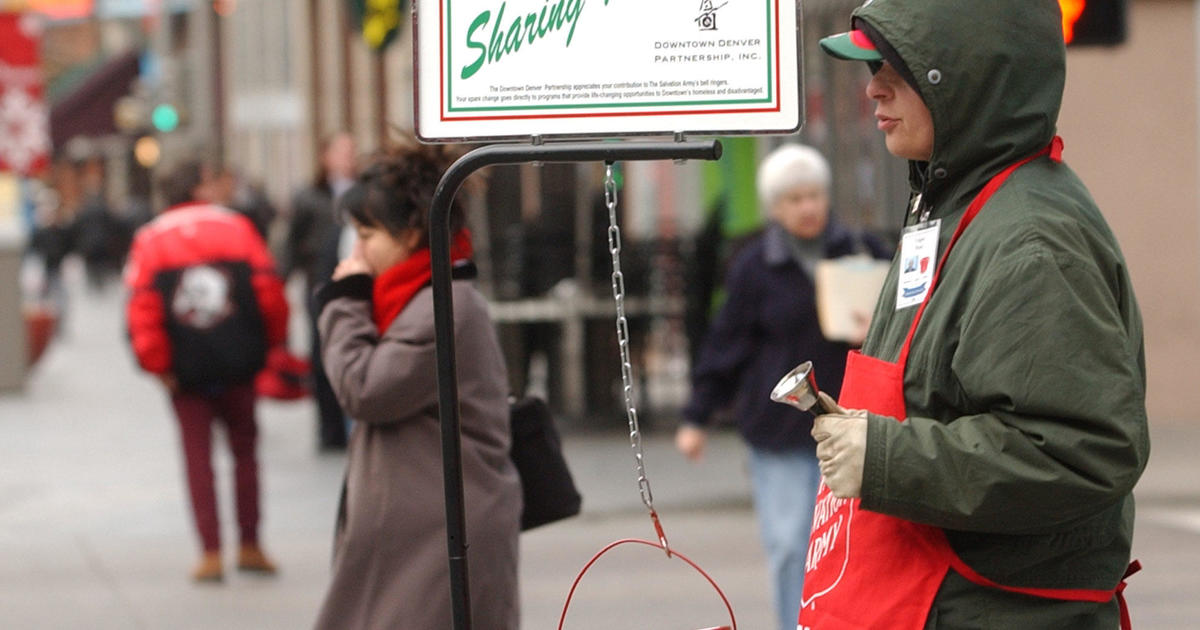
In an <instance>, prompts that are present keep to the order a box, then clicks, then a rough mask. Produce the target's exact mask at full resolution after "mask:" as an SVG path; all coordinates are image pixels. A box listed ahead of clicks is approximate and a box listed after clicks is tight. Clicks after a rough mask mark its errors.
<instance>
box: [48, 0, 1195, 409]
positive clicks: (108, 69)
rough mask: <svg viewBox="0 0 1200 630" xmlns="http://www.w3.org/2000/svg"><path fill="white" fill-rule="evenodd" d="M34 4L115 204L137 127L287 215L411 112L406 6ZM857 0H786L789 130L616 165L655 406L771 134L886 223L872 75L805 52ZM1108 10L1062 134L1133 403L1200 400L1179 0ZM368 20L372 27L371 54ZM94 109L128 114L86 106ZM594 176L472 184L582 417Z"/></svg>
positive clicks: (594, 171)
mask: <svg viewBox="0 0 1200 630" xmlns="http://www.w3.org/2000/svg"><path fill="white" fill-rule="evenodd" d="M30 1H35V2H36V0H30ZM40 3H41V4H44V5H46V6H48V7H50V8H49V9H47V10H51V11H54V12H56V16H55V17H56V19H55V20H52V21H51V22H50V23H49V24H48V27H47V30H46V39H45V42H44V44H43V50H44V61H43V65H44V66H45V68H46V70H47V93H48V99H47V100H48V101H49V102H50V104H51V105H52V107H53V112H54V114H52V120H55V121H58V122H56V123H52V128H53V129H54V130H55V136H54V138H55V140H54V150H55V155H57V156H60V157H62V156H70V155H77V156H78V155H89V154H95V153H98V154H101V155H103V156H104V159H105V163H106V165H107V166H106V173H107V178H106V182H107V190H108V194H109V196H110V198H112V200H113V202H114V203H119V202H121V201H123V200H124V198H127V197H129V196H131V195H133V196H139V195H144V194H145V193H146V192H147V191H148V189H149V182H150V180H149V173H150V170H148V169H147V168H145V167H142V166H140V165H139V164H138V160H137V158H136V156H135V155H134V152H133V147H134V144H135V143H137V142H138V141H139V140H140V139H143V138H150V139H152V140H153V141H154V144H155V147H156V148H157V150H158V158H159V160H166V159H170V158H171V157H173V156H176V155H178V154H181V153H194V154H197V155H202V156H204V157H209V158H210V159H214V160H219V161H222V162H224V163H227V164H230V165H232V166H234V167H235V168H237V169H240V170H241V171H242V173H244V175H245V176H246V177H247V178H249V179H251V180H254V181H257V182H261V183H262V185H263V186H264V188H265V190H266V192H267V194H268V195H269V196H270V198H271V200H272V201H274V203H275V205H276V206H278V207H279V208H280V210H281V211H282V212H283V213H284V215H285V216H286V212H287V210H288V208H287V204H288V200H289V198H290V196H291V193H292V192H293V191H294V190H296V189H297V188H298V187H299V186H301V185H302V184H304V183H306V182H307V181H309V180H310V179H311V177H312V174H313V170H314V167H315V152H316V151H315V148H316V146H317V145H318V143H319V142H320V140H321V139H322V138H323V137H326V136H328V135H330V134H332V133H334V132H336V131H341V130H346V131H349V132H351V133H352V134H353V135H354V136H355V138H356V139H357V141H358V145H359V147H360V148H362V149H363V150H364V151H368V152H369V151H371V150H373V149H374V148H376V147H377V146H379V144H380V139H381V138H382V137H384V136H385V135H386V134H387V133H388V130H389V129H390V128H392V127H398V128H411V126H412V123H411V121H412V102H413V94H412V89H413V76H412V58H411V56H412V49H411V24H410V14H409V10H410V9H409V3H408V2H406V1H403V0H395V2H394V5H393V7H394V9H395V11H394V13H393V14H391V15H393V16H394V20H393V21H392V22H386V21H385V23H384V26H385V27H387V28H385V29H384V31H380V30H379V28H380V24H379V23H376V24H374V25H368V27H367V28H365V29H364V28H363V25H362V23H361V16H362V9H363V7H365V6H366V5H365V3H364V1H363V0H62V1H61V2H55V1H54V0H41V2H40ZM860 3H861V2H860V0H805V2H804V3H803V18H804V23H803V27H802V28H803V45H804V75H805V84H804V92H805V108H806V123H805V125H804V127H803V128H802V130H801V131H800V133H799V134H797V135H796V136H789V137H758V138H728V139H723V140H724V142H725V147H726V151H725V157H724V158H723V159H722V160H721V161H719V162H716V163H705V164H699V163H687V164H673V163H663V164H656V163H638V164H629V165H623V166H622V169H621V177H622V178H623V182H624V188H623V190H622V193H621V206H620V210H621V217H622V221H623V223H624V228H625V230H626V234H627V239H628V240H627V242H628V247H627V255H628V257H629V259H630V260H629V262H628V263H627V264H628V265H629V267H630V268H631V269H640V270H642V271H640V272H634V273H640V274H641V275H640V280H638V281H636V282H633V281H631V283H630V284H631V287H632V288H633V290H634V291H635V295H634V297H635V298H637V299H644V301H643V302H642V303H641V304H640V306H639V308H642V309H643V311H642V314H643V316H642V317H641V319H640V321H639V322H638V324H637V326H638V327H637V330H636V332H635V336H636V341H637V342H638V344H640V347H639V353H638V356H639V357H640V364H639V365H638V366H636V369H637V371H638V372H639V373H640V374H642V375H643V377H644V379H645V383H644V384H645V385H646V387H644V388H643V391H644V392H646V393H645V396H646V398H647V400H646V401H644V406H648V407H649V408H650V409H651V410H652V411H657V412H661V415H664V416H669V415H670V414H671V413H672V412H673V410H674V408H675V407H677V406H678V404H679V403H680V402H681V401H682V398H683V397H684V396H685V395H686V391H687V383H686V380H687V371H688V365H689V363H688V347H689V343H690V342H691V341H692V340H694V338H695V337H696V336H697V335H698V334H699V333H700V331H702V330H703V325H704V322H705V318H706V316H707V314H708V313H709V312H711V310H712V308H714V305H715V304H716V303H717V302H719V300H720V295H719V291H715V289H716V287H718V286H719V283H720V276H721V271H722V261H723V260H724V259H725V258H726V257H727V256H728V254H729V252H730V251H732V249H733V248H735V247H736V245H737V242H738V240H739V239H740V238H742V237H744V236H746V235H748V234H751V233H753V231H754V230H756V229H758V228H759V227H760V226H761V223H762V217H761V216H760V213H759V208H758V203H757V199H756V194H755V190H754V174H755V168H756V164H757V162H758V160H759V159H760V158H761V156H763V155H765V153H766V152H768V151H769V150H770V149H772V148H774V147H775V146H776V145H777V144H779V143H781V142H791V141H802V142H806V143H809V144H811V145H813V146H815V147H817V148H818V149H820V150H821V151H822V152H823V153H824V154H825V155H826V156H828V158H829V160H830V162H831V164H832V166H833V170H834V173H835V178H834V191H833V193H834V194H833V197H834V199H833V201H834V212H835V214H836V215H837V216H838V218H839V219H840V220H841V221H843V222H845V223H847V224H849V225H851V226H854V227H858V228H862V229H867V230H871V231H873V232H875V233H876V234H878V235H880V236H881V237H883V238H885V239H888V240H894V238H895V236H896V234H895V232H896V228H897V226H898V225H899V222H900V215H901V213H902V208H903V205H904V200H905V199H906V196H907V184H906V181H905V176H906V171H905V167H904V165H903V164H902V163H900V162H899V161H897V160H895V159H892V158H891V157H890V156H889V155H887V153H886V150H885V149H884V146H883V143H882V141H881V138H880V137H879V134H878V132H877V131H876V129H875V121H874V118H873V109H874V106H873V104H872V103H871V102H870V100H869V99H868V98H866V96H865V91H864V88H865V85H866V82H867V80H868V79H869V75H868V74H867V71H866V69H865V68H864V67H862V66H861V65H859V64H845V63H836V62H833V61H832V60H831V59H829V58H828V57H826V56H825V55H823V54H820V53H819V51H818V48H817V40H818V39H819V38H820V37H821V36H823V35H826V34H829V33H832V32H836V31H839V30H844V28H845V27H846V26H847V24H848V18H849V14H850V11H851V10H853V8H854V7H855V6H857V5H858V4H860ZM376 4H378V3H372V5H373V6H374V5H376ZM385 4H386V3H385ZM379 6H384V5H379ZM1126 6H1127V9H1128V14H1127V24H1128V33H1127V37H1126V38H1125V39H1124V41H1123V42H1122V43H1120V44H1118V45H1116V46H1100V47H1097V46H1092V47H1073V48H1071V49H1069V52H1068V72H1069V75H1068V85H1067V94H1066V100H1065V103H1064V108H1063V113H1062V117H1061V120H1060V128H1061V131H1062V134H1063V135H1064V137H1065V139H1066V142H1067V154H1066V157H1067V159H1068V160H1069V161H1070V163H1071V164H1072V166H1073V167H1074V168H1076V170H1078V171H1079V173H1080V174H1081V176H1082V177H1083V179H1084V180H1085V181H1086V182H1087V183H1088V185H1089V186H1090V187H1091V188H1092V190H1093V192H1094V193H1095V195H1096V197H1097V199H1098V201H1099V202H1100V206H1101V208H1103V209H1104V211H1105V212H1106V214H1107V215H1108V218H1109V220H1110V221H1111V223H1112V225H1113V227H1114V229H1115V231H1116V232H1117V235H1118V237H1119V238H1120V240H1121V242H1122V244H1123V246H1124V247H1125V251H1126V255H1127V257H1128V259H1129V264H1130V267H1131V270H1132V273H1133V278H1134V281H1135V283H1136V284H1137V286H1138V289H1139V297H1140V298H1141V301H1142V308H1143V310H1144V313H1145V318H1146V323H1147V326H1146V330H1147V346H1148V360H1149V368H1150V377H1151V382H1150V384H1149V397H1150V406H1151V412H1152V414H1154V416H1155V417H1159V416H1161V417H1164V418H1183V417H1186V416H1187V414H1188V413H1189V412H1190V411H1191V410H1193V409H1196V408H1198V407H1200V393H1198V392H1200V389H1197V388H1195V387H1194V386H1193V385H1192V384H1191V382H1190V380H1191V379H1190V376H1191V375H1192V374H1196V373H1200V365H1198V363H1200V359H1197V358H1196V356H1195V353H1194V352H1193V351H1192V349H1193V348H1196V347H1200V260H1197V259H1198V258H1200V187H1198V184H1197V174H1198V173H1200V142H1198V139H1200V132H1198V129H1197V119H1198V118H1200V112H1198V111H1197V108H1198V105H1197V102H1198V99H1197V92H1198V87H1197V86H1198V83H1197V76H1198V74H1200V63H1198V61H1197V58H1198V55H1200V52H1198V51H1197V48H1196V45H1195V42H1196V35H1197V32H1200V14H1198V12H1197V11H1196V8H1195V3H1193V2H1190V1H1188V0H1129V2H1127V4H1126ZM389 29H390V30H391V32H392V35H391V37H390V43H388V44H387V45H383V46H382V47H381V48H379V47H378V46H379V44H380V42H382V41H384V40H389V38H388V37H387V36H386V35H387V33H388V31H389ZM364 31H366V34H365V35H364ZM381 32H382V33H383V34H384V36H381V35H380V33H381ZM135 61H136V63H135ZM135 66H136V73H135V72H134V67H135ZM89 85H90V87H89ZM89 90H90V91H89ZM114 99H115V101H114ZM164 104H165V105H170V106H171V108H172V109H173V110H174V113H175V116H176V117H175V121H176V125H175V126H174V127H173V128H171V129H170V130H163V129H159V128H156V127H155V125H154V121H153V120H151V119H149V118H148V117H149V116H150V112H151V111H152V110H153V108H154V107H156V106H159V105H164ZM114 109H116V110H120V111H123V112H124V113H125V115H124V116H123V117H122V116H118V117H117V118H116V119H115V120H114V118H111V117H108V118H106V116H107V115H108V114H107V113H106V110H107V111H108V112H110V113H111V112H112V111H113V110H114ZM89 121H90V122H89ZM73 126H75V127H73ZM76 127H78V128H79V129H78V130H74V129H75V128H76ZM76 137H83V138H86V139H87V140H86V141H80V142H74V143H73V142H72V138H76ZM601 175H602V173H601V170H600V167H599V166H598V165H543V166H521V167H498V168H493V169H491V170H490V172H489V173H487V181H486V184H485V189H486V193H485V194H481V195H476V196H474V197H472V198H471V203H472V204H474V206H473V210H472V213H471V214H472V221H473V230H474V232H475V235H476V240H477V241H478V247H477V249H478V251H479V256H480V263H481V267H482V268H483V269H482V270H483V272H484V273H483V283H484V286H485V289H486V290H487V291H488V292H489V294H490V295H491V296H492V297H493V298H495V300H496V311H495V312H496V316H497V319H498V320H499V321H501V322H502V324H503V326H504V327H505V330H506V333H507V334H506V340H507V341H506V343H508V344H509V346H510V347H509V350H510V352H509V354H510V356H511V357H513V364H512V365H511V369H512V372H513V381H514V386H515V387H519V388H523V387H526V386H531V387H534V388H539V389H544V390H546V391H547V392H548V394H549V395H550V398H551V400H552V402H553V403H554V404H555V406H556V407H557V408H558V409H559V410H561V411H564V412H566V413H567V414H569V415H571V416H574V417H580V418H582V417H586V416H589V415H597V414H605V413H607V412H608V409H609V408H610V407H611V406H612V404H613V402H614V401H615V400H616V399H617V397H616V396H615V394H614V387H613V383H614V382H615V380H616V378H617V370H616V367H617V366H616V352H615V348H614V347H613V345H612V344H613V342H612V323H611V322H610V321H608V319H609V315H610V311H611V294H610V291H611V289H610V285H609V282H608V276H607V274H608V272H609V267H608V265H609V260H608V252H607V249H606V245H605V243H604V224H605V222H606V220H607V214H606V212H605V211H604V208H603V204H602V203H601V199H602V194H601V187H600V184H601ZM64 188H69V186H65V187H64ZM634 273H630V274H629V275H630V276H631V277H632V276H633V275H634ZM650 415H654V414H650Z"/></svg>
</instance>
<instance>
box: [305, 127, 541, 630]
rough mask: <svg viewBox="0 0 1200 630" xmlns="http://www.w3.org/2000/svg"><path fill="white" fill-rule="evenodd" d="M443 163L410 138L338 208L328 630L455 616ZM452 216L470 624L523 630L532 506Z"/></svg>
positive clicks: (500, 363) (328, 327)
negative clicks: (345, 456)
mask: <svg viewBox="0 0 1200 630" xmlns="http://www.w3.org/2000/svg"><path fill="white" fill-rule="evenodd" d="M447 157H448V156H447V154H446V152H445V151H444V149H442V148H440V147H429V146H421V145H419V144H417V143H415V142H410V143H407V144H406V145H403V146H397V147H394V148H391V149H388V150H386V151H385V152H384V153H383V154H381V155H380V156H378V157H377V158H376V160H375V161H374V163H373V164H372V165H371V166H370V167H369V168H368V169H367V170H366V171H364V172H363V174H362V175H360V176H359V178H358V181H357V183H356V184H355V186H354V187H353V188H351V189H350V191H348V192H347V193H346V195H345V197H344V198H343V199H342V209H343V210H344V211H345V212H346V213H347V214H348V215H349V217H350V218H351V219H352V221H353V224H354V227H355V230H356V232H357V235H358V241H357V244H356V245H355V248H354V251H353V253H352V254H351V255H350V256H349V257H347V258H346V259H345V260H343V261H342V262H341V263H340V264H339V265H338V267H337V270H336V271H335V272H334V274H333V281H332V282H331V283H329V284H327V285H325V286H324V287H322V288H321V289H320V290H319V291H318V292H317V301H318V304H319V305H320V317H319V319H318V325H319V330H320V335H321V355H322V358H323V359H324V361H325V366H326V370H327V371H328V374H329V380H330V382H331V383H332V385H333V389H334V391H335V392H336V393H337V397H338V400H339V401H340V402H341V404H342V406H343V407H344V408H345V409H346V411H347V413H348V414H349V415H350V416H351V417H353V418H354V419H355V420H356V422H355V424H354V429H353V431H352V433H351V435H350V443H349V463H348V470H347V474H346V485H345V489H344V493H343V499H342V505H341V507H340V510H339V517H338V527H337V536H336V540H335V549H334V560H333V581H332V583H331V584H330V586H329V591H328V593H327V594H326V596H325V601H324V604H323V605H322V607H321V611H320V614H319V617H318V619H317V623H316V627H317V628H318V629H321V630H324V629H334V628H336V629H338V630H359V629H375V628H378V629H388V630H391V629H394V628H411V629H416V630H424V629H429V630H435V629H436V630H442V629H444V628H448V627H450V626H451V623H452V622H451V608H450V576H449V568H448V562H447V557H446V525H445V507H444V505H445V504H444V497H443V491H442V464H441V438H440V435H441V434H440V429H439V424H438V413H437V383H436V377H435V373H436V370H435V362H434V330H433V294H432V290H431V289H430V287H429V281H430V277H431V270H430V261H429V248H428V225H427V221H428V208H429V204H430V202H431V200H432V198H433V191H434V188H435V186H436V185H437V182H438V179H439V177H440V175H441V173H442V172H443V170H444V168H445V166H446V164H447V163H448V162H447ZM451 221H452V228H453V229H454V231H455V239H454V244H453V247H452V257H453V260H454V277H455V281H454V283H453V288H454V289H453V293H454V305H455V308H454V317H455V322H454V328H455V335H456V337H455V341H456V346H457V351H458V356H459V362H458V382H459V395H460V398H459V401H460V406H461V423H462V459H463V482H464V486H465V493H466V495H465V504H466V509H467V544H468V545H469V547H470V550H471V552H470V571H469V577H470V587H471V616H472V619H473V620H475V621H476V623H478V624H480V626H481V627H485V628H495V629H502V630H503V629H514V630H515V629H516V628H517V627H518V608H519V607H518V596H517V539H518V535H519V533H520V528H519V519H520V514H521V507H522V506H521V488H520V481H519V479H518V477H517V472H516V469H515V468H514V467H513V464H512V462H511V460H510V459H509V454H508V453H509V441H510V433H509V420H508V402H507V392H508V384H507V375H506V373H505V368H504V359H503V356H502V355H501V351H500V346H499V343H498V340H497V338H496V333H495V329H494V327H493V325H492V322H491V320H490V319H489V316H488V311H487V304H486V303H485V301H484V298H483V296H482V295H480V294H479V292H478V291H477V290H476V289H475V288H474V286H473V284H472V283H471V282H470V281H469V278H470V277H472V276H473V272H474V266H473V265H472V264H471V261H470V256H471V241H470V236H469V234H468V233H467V231H466V230H465V229H463V227H462V226H463V223H464V217H463V211H462V208H461V207H456V208H454V209H453V210H452V212H451Z"/></svg>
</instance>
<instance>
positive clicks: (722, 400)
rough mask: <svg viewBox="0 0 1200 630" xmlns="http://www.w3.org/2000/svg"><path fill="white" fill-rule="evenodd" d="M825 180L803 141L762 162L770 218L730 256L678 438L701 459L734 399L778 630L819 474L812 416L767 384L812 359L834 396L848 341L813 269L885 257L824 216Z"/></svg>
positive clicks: (793, 603)
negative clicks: (830, 324)
mask: <svg viewBox="0 0 1200 630" xmlns="http://www.w3.org/2000/svg"><path fill="white" fill-rule="evenodd" d="M830 183H831V175H830V170H829V164H828V163H827V162H826V161H825V158H824V157H822V156H821V154H820V153H818V152H817V151H816V150H815V149H812V148H810V147H807V146H803V145H798V144H785V145H783V146H781V147H779V148H778V149H776V150H775V151H773V152H772V153H771V154H770V155H768V156H767V158H766V159H764V160H763V162H762V164H761V165H760V166H759V170H758V193H759V197H760V199H761V201H762V204H763V206H764V207H765V208H767V210H768V216H769V219H770V220H769V222H768V224H767V227H766V229H765V230H764V231H763V233H762V234H761V235H760V236H758V237H757V238H755V239H753V240H751V241H749V242H748V243H746V244H745V246H744V247H743V248H742V249H741V250H740V251H739V252H738V254H737V256H736V257H735V258H734V259H733V261H732V262H731V263H730V267H729V271H728V274H727V276H726V282H725V288H726V291H727V292H728V297H727V299H726V301H725V304H724V305H723V306H722V307H721V310H720V312H719V313H718V314H717V317H716V319H715V320H714V321H713V323H712V326H711V327H710V329H709V331H708V334H707V335H706V336H705V338H704V343H703V345H702V347H701V349H700V352H699V358H698V360H697V362H696V365H695V366H694V368H693V372H692V394H691V398H690V400H689V401H688V404H687V406H686V407H685V408H684V410H683V418H684V420H683V423H682V424H681V425H680V427H679V428H678V430H677V431H676V434H675V445H676V447H677V448H678V449H679V451H680V452H682V453H683V454H684V455H685V456H687V457H688V458H689V459H692V460H698V459H700V457H701V456H702V454H703V453H704V448H705V444H706V441H707V437H706V436H707V433H706V430H707V427H708V426H709V425H710V424H711V423H712V421H713V419H714V417H715V416H716V415H717V414H718V412H720V411H722V410H723V409H725V408H727V407H728V406H729V405H730V404H731V403H735V405H734V407H735V408H734V416H735V418H736V420H737V425H738V429H739V431H740V432H741V434H742V437H743V438H744V439H745V441H746V443H747V444H748V445H749V447H750V474H751V482H752V485H753V488H754V506H755V511H756V512H757V513H758V520H759V528H760V534H761V536H762V542H763V546H764V547H765V548H766V554H767V565H768V568H769V571H770V575H771V586H772V588H773V591H774V600H775V606H776V613H777V619H778V624H779V628H780V629H781V630H795V627H796V611H797V610H799V608H800V589H801V585H802V582H803V579H804V560H805V554H806V552H807V550H808V534H809V525H810V524H811V522H812V514H813V499H814V497H815V495H816V490H817V484H818V477H819V473H818V470H817V459H816V454H815V451H814V449H815V448H816V444H815V443H814V442H813V439H812V437H811V435H809V432H810V430H811V428H812V416H811V415H809V414H808V413H805V412H802V411H799V410H797V409H795V408H792V407H790V406H786V405H779V404H776V403H773V402H771V400H770V394H771V390H772V389H773V388H774V386H775V383H776V382H778V381H779V378H780V377H781V376H782V375H783V374H784V373H786V372H787V371H788V370H790V369H791V368H793V367H795V366H796V365H797V364H799V363H801V362H803V361H812V362H813V364H814V366H815V370H816V376H817V382H818V383H820V384H821V387H822V388H824V389H826V390H827V391H831V392H837V391H838V389H839V388H840V387H841V375H842V370H843V369H844V367H845V363H846V353H847V351H848V350H849V349H850V347H849V346H848V345H846V344H845V343H842V342H838V341H830V340H828V339H826V338H825V337H824V336H823V335H822V334H821V328H820V324H819V323H818V320H817V304H816V288H815V286H814V282H813V277H814V276H813V274H814V270H815V268H816V265H817V263H818V262H819V261H820V260H822V259H825V258H837V257H840V256H848V255H851V254H855V253H858V252H859V251H860V250H862V249H863V248H864V247H865V248H868V249H869V251H870V253H871V254H873V255H875V256H876V257H886V256H887V251H886V248H885V247H884V246H883V245H882V244H880V243H878V242H877V241H876V240H874V239H872V238H869V237H867V236H865V235H863V236H859V235H856V234H854V233H853V232H851V231H850V230H848V229H847V228H845V227H843V226H842V225H840V224H839V223H838V222H836V221H834V220H833V219H832V218H831V217H830V211H829V206H830V203H829V187H830ZM866 316H867V315H866V314H864V317H866ZM864 332H865V328H864Z"/></svg>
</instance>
